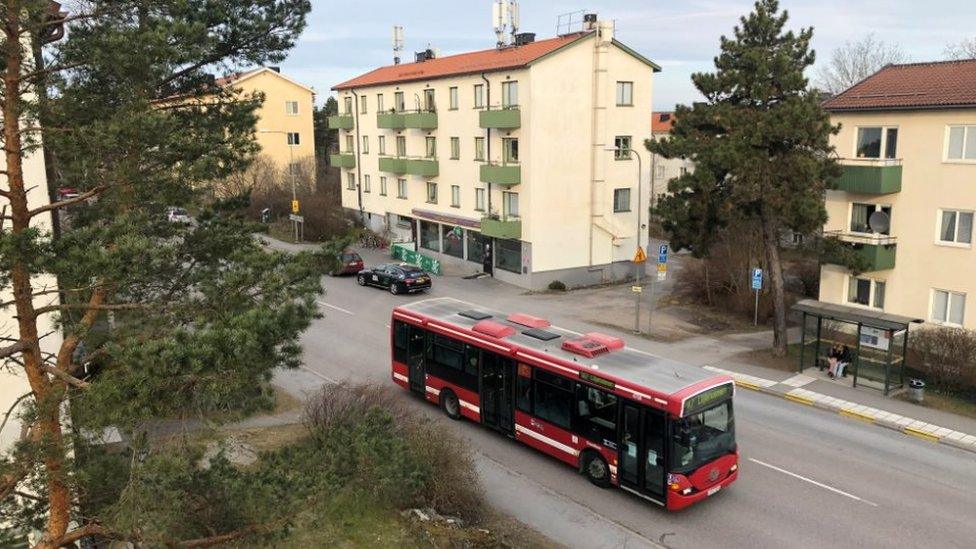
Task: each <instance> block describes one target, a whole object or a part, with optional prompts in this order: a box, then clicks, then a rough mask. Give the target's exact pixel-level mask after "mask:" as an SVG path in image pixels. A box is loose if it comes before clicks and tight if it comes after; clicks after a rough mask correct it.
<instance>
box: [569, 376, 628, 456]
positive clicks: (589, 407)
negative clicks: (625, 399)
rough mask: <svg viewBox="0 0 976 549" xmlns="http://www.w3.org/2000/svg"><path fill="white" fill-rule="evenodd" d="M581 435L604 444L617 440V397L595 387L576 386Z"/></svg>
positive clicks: (578, 425)
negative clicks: (604, 442)
mask: <svg viewBox="0 0 976 549" xmlns="http://www.w3.org/2000/svg"><path fill="white" fill-rule="evenodd" d="M573 425H575V426H576V431H577V433H579V434H580V435H582V436H584V437H586V438H588V439H590V440H592V441H593V442H597V443H602V442H603V441H604V440H606V441H608V442H610V443H612V442H613V441H614V440H615V439H616V438H617V395H614V394H612V393H608V392H606V391H601V390H600V389H597V388H595V387H590V386H588V385H583V384H582V383H577V384H576V421H575V422H574V423H573Z"/></svg>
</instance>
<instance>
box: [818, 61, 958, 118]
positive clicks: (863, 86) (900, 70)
mask: <svg viewBox="0 0 976 549" xmlns="http://www.w3.org/2000/svg"><path fill="white" fill-rule="evenodd" d="M974 106H976V59H968V60H961V61H937V62H931V63H909V64H905V65H887V66H886V67H884V68H882V69H881V70H879V71H878V72H876V73H874V74H872V75H871V76H869V77H867V78H865V79H864V80H862V81H860V82H858V83H857V84H855V85H853V86H851V87H850V88H849V89H847V90H846V91H844V92H842V93H840V94H838V95H835V96H834V97H833V98H831V99H828V100H827V101H826V102H824V108H825V109H827V110H828V111H859V110H886V109H931V108H953V107H974Z"/></svg>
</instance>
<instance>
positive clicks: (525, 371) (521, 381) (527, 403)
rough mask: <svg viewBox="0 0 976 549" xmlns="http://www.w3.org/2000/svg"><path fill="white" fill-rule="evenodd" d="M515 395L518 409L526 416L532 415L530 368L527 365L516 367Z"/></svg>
mask: <svg viewBox="0 0 976 549" xmlns="http://www.w3.org/2000/svg"><path fill="white" fill-rule="evenodd" d="M515 394H516V401H517V404H518V409H519V410H521V411H523V412H525V413H526V414H531V413H532V367H531V366H529V365H528V364H519V365H518V377H517V378H516V380H515Z"/></svg>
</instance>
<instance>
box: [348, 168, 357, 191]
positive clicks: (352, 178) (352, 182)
mask: <svg viewBox="0 0 976 549" xmlns="http://www.w3.org/2000/svg"><path fill="white" fill-rule="evenodd" d="M346 189H347V190H350V191H355V190H356V174H354V173H352V172H349V173H348V174H346Z"/></svg>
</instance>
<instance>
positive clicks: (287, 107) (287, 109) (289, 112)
mask: <svg viewBox="0 0 976 549" xmlns="http://www.w3.org/2000/svg"><path fill="white" fill-rule="evenodd" d="M292 105H294V106H295V110H294V112H292V110H291V107H292ZM300 109H301V107H300V106H299V102H298V101H294V100H292V99H288V100H286V101H285V115H287V116H298V115H299V110H300Z"/></svg>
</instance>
